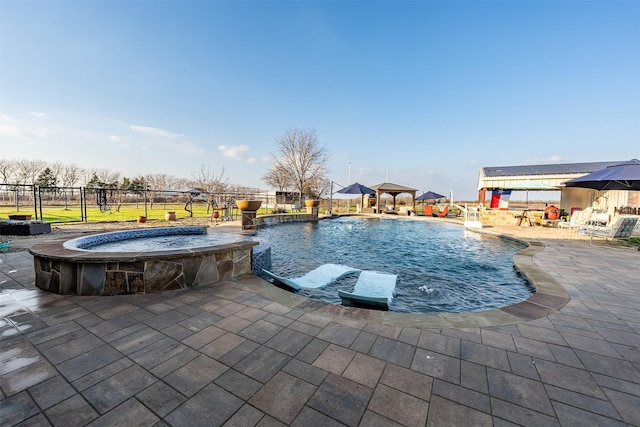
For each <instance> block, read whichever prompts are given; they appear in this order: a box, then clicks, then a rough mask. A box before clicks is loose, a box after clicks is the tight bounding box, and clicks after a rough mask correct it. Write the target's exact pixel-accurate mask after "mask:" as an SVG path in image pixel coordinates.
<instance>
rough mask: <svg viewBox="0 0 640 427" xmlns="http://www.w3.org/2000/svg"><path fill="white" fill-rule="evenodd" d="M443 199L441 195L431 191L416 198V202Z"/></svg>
mask: <svg viewBox="0 0 640 427" xmlns="http://www.w3.org/2000/svg"><path fill="white" fill-rule="evenodd" d="M444 198H445V196H443V195H442V194H438V193H434V192H433V191H427V192H426V193H424V194H422V195H421V196H418V197H416V200H438V199H444Z"/></svg>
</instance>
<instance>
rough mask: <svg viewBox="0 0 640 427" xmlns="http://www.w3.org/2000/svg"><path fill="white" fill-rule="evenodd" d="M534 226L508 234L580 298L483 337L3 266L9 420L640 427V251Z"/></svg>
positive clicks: (263, 297)
mask: <svg viewBox="0 0 640 427" xmlns="http://www.w3.org/2000/svg"><path fill="white" fill-rule="evenodd" d="M531 228H532V230H529V229H528V228H527V229H526V230H525V229H524V228H523V229H520V228H515V227H514V228H511V229H508V230H499V229H495V230H494V231H498V232H506V233H509V234H513V235H525V234H526V236H525V238H530V239H537V240H538V241H539V242H541V243H543V244H544V245H545V247H544V249H543V250H541V251H539V252H537V253H536V254H535V255H534V256H533V264H535V267H537V268H540V269H542V270H543V271H545V272H547V273H549V274H550V275H551V276H552V277H553V278H554V279H555V280H556V281H557V282H559V283H560V284H561V285H562V287H564V289H566V291H567V292H568V293H569V295H570V297H571V300H570V301H569V302H568V303H567V304H566V305H565V306H564V307H562V308H561V309H560V310H559V311H553V312H552V313H550V314H548V315H546V316H542V317H540V318H537V319H534V320H529V321H518V322H516V323H504V322H501V321H498V322H497V324H495V325H491V324H487V325H486V326H481V327H477V326H471V325H475V324H481V325H484V324H486V322H489V323H490V322H491V321H492V320H491V319H490V318H483V317H482V314H480V315H478V316H479V317H478V316H476V317H475V318H474V317H473V316H474V315H469V316H470V317H469V319H468V323H467V324H466V325H464V324H462V325H461V326H458V327H456V326H446V327H442V326H440V327H432V328H429V327H416V326H415V325H416V324H421V323H420V322H416V323H414V322H413V320H414V319H415V317H411V316H408V317H405V320H404V321H395V320H394V319H391V320H390V318H386V317H381V316H379V315H378V314H377V313H378V312H369V311H367V310H357V309H350V308H344V307H329V308H327V307H326V306H325V305H324V304H320V303H318V302H314V301H306V302H304V303H299V301H297V300H295V298H293V296H292V295H291V294H286V293H284V291H280V290H277V291H278V292H281V293H274V289H275V288H274V287H273V286H271V285H268V284H266V282H263V281H262V280H261V279H259V278H256V277H255V276H253V275H248V276H246V277H245V278H243V279H242V280H237V281H227V282H223V283H221V284H220V285H218V286H212V287H202V288H197V289H192V290H186V291H172V292H165V293H161V294H153V295H128V296H117V297H69V296H58V295H53V294H49V293H46V292H42V291H39V290H37V288H34V280H35V279H34V273H33V260H32V257H31V256H30V255H29V253H28V252H16V253H7V254H1V255H0V288H1V289H2V292H1V293H0V319H1V320H0V391H1V394H0V399H1V400H0V425H1V426H14V425H25V426H26V425H29V426H40V425H43V426H44V425H55V426H65V427H68V426H83V425H91V426H98V425H105V426H106V425H118V426H134V425H135V426H138V425H140V426H142V425H150V426H153V425H158V426H160V425H171V426H219V425H225V426H254V425H256V426H278V425H293V426H340V425H347V426H358V425H361V426H398V425H403V426H425V425H427V426H470V425H474V426H475V425H477V426H485V425H486V426H511V425H526V426H529V425H540V426H553V425H561V426H592V425H601V426H618V425H620V426H623V425H634V426H640V311H639V310H638V309H639V308H640V252H638V251H635V250H630V249H626V250H621V249H612V248H607V247H603V246H602V245H600V246H597V247H594V246H590V245H589V243H588V242H586V241H583V240H561V239H558V238H557V237H558V236H557V233H558V231H557V230H551V231H548V230H542V229H541V227H531ZM552 233H556V234H553V236H552ZM550 237H554V238H553V239H552V238H550ZM395 319H396V320H397V318H395Z"/></svg>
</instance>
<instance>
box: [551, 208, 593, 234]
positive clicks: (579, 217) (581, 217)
mask: <svg viewBox="0 0 640 427" xmlns="http://www.w3.org/2000/svg"><path fill="white" fill-rule="evenodd" d="M585 214H588V215H589V218H590V217H591V213H590V212H587V211H575V212H574V213H573V215H571V218H570V219H569V221H567V222H559V223H558V228H559V229H560V235H561V236H562V232H563V230H565V229H568V230H569V231H570V232H571V231H575V232H577V231H578V229H579V228H580V227H582V226H583V225H585V224H586V220H585ZM587 219H588V218H587Z"/></svg>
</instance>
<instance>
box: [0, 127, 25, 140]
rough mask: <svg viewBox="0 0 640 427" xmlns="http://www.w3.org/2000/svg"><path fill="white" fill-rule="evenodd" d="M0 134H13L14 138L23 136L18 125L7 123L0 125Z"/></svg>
mask: <svg viewBox="0 0 640 427" xmlns="http://www.w3.org/2000/svg"><path fill="white" fill-rule="evenodd" d="M0 135H5V136H13V137H16V138H18V137H21V136H23V135H22V131H21V130H20V128H19V127H18V126H8V125H3V126H0Z"/></svg>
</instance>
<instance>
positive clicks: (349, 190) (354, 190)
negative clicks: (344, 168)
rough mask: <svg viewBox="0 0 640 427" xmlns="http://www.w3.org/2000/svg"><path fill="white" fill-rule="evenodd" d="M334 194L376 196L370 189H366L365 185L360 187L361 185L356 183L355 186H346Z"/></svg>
mask: <svg viewBox="0 0 640 427" xmlns="http://www.w3.org/2000/svg"><path fill="white" fill-rule="evenodd" d="M336 193H340V194H371V195H373V194H376V191H375V190H372V189H371V188H369V187H367V186H366V185H362V184H358V183H357V182H356V183H355V184H351V185H348V186H346V187H344V188H343V189H341V190H338V191H336Z"/></svg>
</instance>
